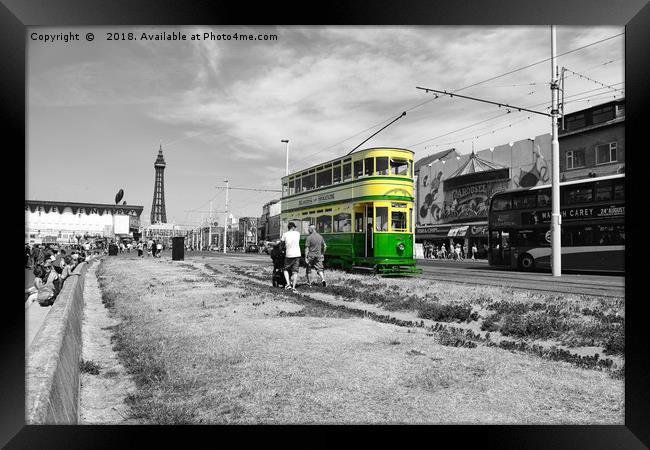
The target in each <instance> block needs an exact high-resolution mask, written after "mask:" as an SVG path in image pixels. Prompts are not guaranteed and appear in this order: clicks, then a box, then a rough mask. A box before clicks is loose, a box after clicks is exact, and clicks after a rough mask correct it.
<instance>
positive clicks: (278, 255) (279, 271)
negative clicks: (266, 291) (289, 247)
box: [271, 242, 291, 287]
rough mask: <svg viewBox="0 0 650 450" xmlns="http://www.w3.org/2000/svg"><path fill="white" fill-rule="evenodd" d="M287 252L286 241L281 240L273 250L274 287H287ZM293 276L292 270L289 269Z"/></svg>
mask: <svg viewBox="0 0 650 450" xmlns="http://www.w3.org/2000/svg"><path fill="white" fill-rule="evenodd" d="M285 254H286V251H285V248H284V242H279V243H277V244H275V245H274V246H273V249H272V250H271V259H272V260H273V279H272V280H273V287H278V286H281V287H285V286H286V285H287V281H286V280H285V279H284V256H285ZM289 278H291V271H289Z"/></svg>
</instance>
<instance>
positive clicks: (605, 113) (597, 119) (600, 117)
mask: <svg viewBox="0 0 650 450" xmlns="http://www.w3.org/2000/svg"><path fill="white" fill-rule="evenodd" d="M592 114H593V115H592V120H593V123H594V124H596V123H601V122H607V121H608V120H612V119H613V118H614V107H613V106H612V105H609V106H605V107H603V108H598V109H594V112H593V113H592Z"/></svg>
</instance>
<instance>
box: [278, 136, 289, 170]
mask: <svg viewBox="0 0 650 450" xmlns="http://www.w3.org/2000/svg"><path fill="white" fill-rule="evenodd" d="M280 142H284V143H285V144H287V167H286V169H287V173H286V174H285V175H289V139H282V140H281V141H280Z"/></svg>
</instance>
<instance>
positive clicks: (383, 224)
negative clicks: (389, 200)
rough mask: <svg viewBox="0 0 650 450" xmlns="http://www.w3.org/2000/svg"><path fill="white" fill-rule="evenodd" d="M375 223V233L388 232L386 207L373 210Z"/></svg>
mask: <svg viewBox="0 0 650 450" xmlns="http://www.w3.org/2000/svg"><path fill="white" fill-rule="evenodd" d="M375 218H376V220H375V223H376V224H377V228H376V230H377V231H388V207H386V206H378V207H376V208H375Z"/></svg>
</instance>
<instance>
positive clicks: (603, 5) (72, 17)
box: [0, 0, 650, 449]
mask: <svg viewBox="0 0 650 450" xmlns="http://www.w3.org/2000/svg"><path fill="white" fill-rule="evenodd" d="M253 5H255V6H253ZM550 23H554V24H556V25H626V90H627V95H626V109H627V111H626V148H627V149H628V151H627V152H626V157H627V160H628V161H627V163H626V171H627V172H628V177H627V195H628V197H627V198H628V202H627V203H628V208H627V220H626V223H627V224H628V226H627V229H628V239H627V240H628V242H634V243H635V245H628V247H627V248H626V264H627V267H628V271H627V274H626V299H627V300H628V301H627V303H626V318H627V320H626V379H625V386H626V392H625V402H626V404H625V426H466V425H454V426H436V427H418V426H416V427H413V426H407V427H400V428H399V429H398V428H392V427H365V426H359V427H349V428H345V429H342V428H340V427H337V428H336V429H331V428H332V427H328V426H316V427H303V426H294V427H282V428H278V427H269V426H263V427H245V426H240V427H231V428H225V427H217V426H176V427H161V426H137V427H127V426H40V427H38V426H24V409H25V406H24V339H25V337H24V320H23V317H24V310H23V308H22V305H21V304H20V303H19V302H15V304H16V305H20V306H18V307H17V308H13V307H10V308H7V309H6V313H5V314H3V315H2V316H3V322H4V323H3V324H4V326H3V327H2V328H1V330H2V334H3V336H2V339H1V340H0V351H1V352H2V353H1V354H2V355H3V364H2V366H3V370H2V373H3V379H2V383H0V399H2V400H0V403H1V404H2V408H1V411H0V414H2V416H1V417H0V446H5V445H6V447H7V448H109V447H110V448H116V447H119V448H124V447H135V446H141V445H145V446H146V447H153V446H154V444H156V445H155V446H162V447H164V448H167V447H177V446H191V447H195V446H200V447H204V446H209V447H213V446H221V445H224V444H225V443H226V441H225V440H224V438H226V437H227V436H228V435H230V436H229V437H234V438H237V439H241V440H242V441H240V443H242V442H243V441H249V440H250V439H252V438H253V437H256V436H254V435H258V434H262V433H265V432H270V433H277V432H278V431H285V430H286V431H289V433H288V434H290V435H291V436H294V437H295V439H291V440H287V441H285V440H281V441H278V442H277V443H278V444H280V445H283V444H284V445H286V444H292V443H293V444H294V445H295V444H298V445H301V446H302V445H304V444H305V441H304V440H303V439H301V438H299V436H300V434H302V432H305V433H306V434H307V436H308V437H309V440H310V441H312V440H313V438H318V440H317V441H313V442H316V443H325V442H327V441H328V440H347V436H348V433H347V432H348V431H354V432H362V433H364V434H371V435H373V436H375V437H377V438H380V439H382V440H385V439H387V438H389V437H398V439H399V441H400V442H401V443H404V444H407V445H409V444H411V445H412V444H414V443H415V442H414V441H412V439H424V442H428V443H430V444H436V443H440V444H441V443H443V442H445V441H447V440H451V443H453V445H454V447H466V446H469V445H471V446H475V445H480V446H481V447H482V448H501V449H505V448H527V449H531V448H590V449H601V448H602V449H616V448H621V449H630V448H647V446H648V445H649V444H648V442H650V434H649V433H650V432H649V431H648V429H647V428H648V427H647V426H646V425H647V424H648V423H650V419H649V417H648V408H649V407H650V394H649V386H648V380H650V373H649V370H648V364H649V359H650V351H649V348H648V343H647V340H648V339H647V336H646V335H645V330H646V329H647V325H646V319H645V317H644V314H643V306H644V305H643V303H644V302H645V301H647V300H646V297H647V296H648V294H647V290H646V289H643V290H641V291H640V292H637V293H635V292H633V289H634V288H635V287H639V288H641V287H642V286H640V282H638V281H637V283H634V282H633V281H632V278H634V277H633V273H634V272H639V271H640V270H643V269H644V268H645V267H643V266H644V265H645V263H641V264H635V263H634V259H635V255H636V256H637V257H638V256H640V252H641V251H644V249H643V245H645V243H644V242H643V240H642V239H645V236H644V234H643V233H642V231H641V226H640V222H639V220H640V219H641V213H642V212H643V208H638V209H636V211H635V208H634V205H635V204H636V203H635V202H634V200H632V199H636V198H637V197H640V198H641V199H642V197H641V193H642V192H640V190H641V189H640V187H641V186H639V183H638V182H637V184H636V186H633V185H632V183H631V181H630V180H631V179H634V176H635V175H631V174H630V172H632V174H634V173H638V175H636V176H638V177H642V176H643V174H641V170H643V169H640V168H639V167H644V165H642V164H640V163H641V161H642V160H644V159H645V158H646V155H645V154H644V153H643V152H646V153H647V151H648V150H646V148H645V142H642V138H643V137H645V136H644V134H643V131H644V130H645V129H647V128H648V126H647V124H648V123H649V122H648V121H647V116H648V114H647V112H646V109H647V107H648V105H650V102H649V100H650V96H649V95H648V87H647V84H648V82H647V80H648V79H650V77H649V76H648V65H649V62H648V58H647V56H646V53H648V49H647V43H648V42H650V33H649V31H648V30H649V29H650V7H649V6H648V5H647V1H646V0H630V1H626V2H613V1H611V0H573V1H571V2H565V1H563V0H549V1H545V2H538V1H533V0H525V1H521V0H520V1H516V0H505V1H503V0H502V1H494V0H491V1H484V2H477V1H473V0H472V1H470V0H461V1H455V2H451V1H447V2H441V1H423V0H422V1H408V2H405V1H402V2H389V1H385V0H381V1H368V0H366V1H356V2H334V1H332V2H320V3H311V4H307V3H304V2H303V3H297V2H295V3H294V2H272V3H271V2H266V3H264V4H260V5H258V4H253V3H248V4H246V3H243V2H224V1H203V0H201V1H199V0H194V1H172V0H156V1H153V0H139V1H126V0H112V1H110V2H108V1H102V0H85V1H84V0H60V1H46V0H38V1H34V0H2V5H0V29H2V31H3V32H2V36H1V37H0V49H1V50H0V51H1V52H2V60H1V61H2V64H1V65H2V66H3V69H2V71H0V111H2V116H1V117H2V120H3V129H4V130H5V140H4V143H5V151H4V152H3V156H4V157H5V164H13V165H16V164H20V162H21V161H20V160H21V158H20V149H21V148H22V149H23V152H24V149H25V56H26V55H25V44H26V39H25V38H26V31H25V28H26V26H33V25H43V26H64V25H70V26H83V25H137V24H140V25H199V24H212V25H221V24H247V25H253V24H260V25H261V24H287V25H290V24H300V25H310V24H313V25H319V24H329V25H337V24H349V25H459V24H461V25H462V24H466V25H548V24H550ZM7 136H9V137H11V138H15V139H16V141H15V142H13V143H12V144H9V142H11V141H10V140H8V139H6V137H7ZM645 141H646V142H647V139H645ZM630 150H631V151H630ZM16 155H18V156H16ZM23 156H24V155H23ZM9 157H11V158H15V161H12V162H9V161H11V160H10V159H9ZM22 162H23V163H24V158H23V159H22ZM5 167H7V169H9V170H6V172H5V173H6V174H7V175H9V173H10V172H13V170H12V169H10V168H9V167H8V166H5ZM637 171H638V172H637ZM25 176H27V174H26V175H25ZM55 179H56V178H55ZM10 183H11V182H10V181H6V183H5V186H7V184H10ZM635 189H636V191H635ZM8 190H9V191H10V192H11V191H13V189H11V188H9V189H8ZM635 192H636V193H635ZM11 198H12V200H13V196H11ZM16 198H17V196H16ZM640 201H643V200H640ZM16 202H18V200H16ZM16 208H19V205H18V206H16ZM12 217H13V216H12ZM16 228H17V229H16V233H17V234H16V236H20V233H21V232H22V231H21V229H20V228H18V227H16ZM635 237H636V239H637V240H636V241H634V240H633V239H634V238H635ZM18 245H21V243H20V242H19V239H18V240H17V243H15V242H11V243H10V244H9V248H11V249H14V250H16V251H15V252H13V251H12V252H8V253H9V254H17V255H19V254H20V253H18V250H21V249H19V248H18ZM645 251H646V253H647V250H645ZM636 259H637V260H638V261H641V260H640V258H636ZM16 273H17V272H16ZM21 273H22V272H21ZM9 275H10V277H11V274H9ZM21 276H22V275H21ZM636 279H637V280H638V279H639V278H638V277H636ZM7 281H8V283H6V285H16V286H19V285H20V284H19V283H13V282H11V280H7ZM10 291H11V293H10V294H7V295H6V297H8V298H7V301H6V302H5V306H6V305H12V304H13V303H14V301H11V300H12V299H15V298H17V297H20V296H21V295H22V288H21V289H20V291H21V292H20V293H18V290H17V289H16V290H15V291H16V292H14V290H13V289H12V290H10ZM643 291H646V292H643ZM251 431H254V433H251ZM296 432H298V433H297V434H296ZM16 433H17V434H16ZM249 436H250V437H249ZM257 437H259V436H257ZM201 438H207V439H208V440H206V441H204V442H205V444H202V445H196V444H198V443H199V442H201V440H200V439H201ZM328 438H329V439H328ZM271 442H272V441H269V443H271ZM386 442H388V441H387V440H386ZM642 442H644V443H645V446H644V445H643V444H642ZM147 444H149V445H147Z"/></svg>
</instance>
